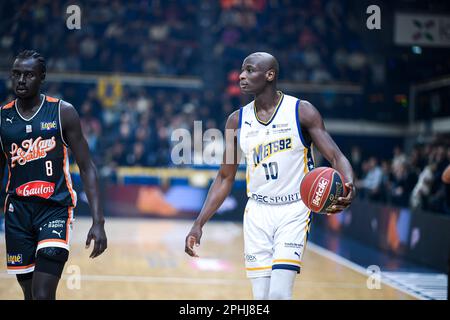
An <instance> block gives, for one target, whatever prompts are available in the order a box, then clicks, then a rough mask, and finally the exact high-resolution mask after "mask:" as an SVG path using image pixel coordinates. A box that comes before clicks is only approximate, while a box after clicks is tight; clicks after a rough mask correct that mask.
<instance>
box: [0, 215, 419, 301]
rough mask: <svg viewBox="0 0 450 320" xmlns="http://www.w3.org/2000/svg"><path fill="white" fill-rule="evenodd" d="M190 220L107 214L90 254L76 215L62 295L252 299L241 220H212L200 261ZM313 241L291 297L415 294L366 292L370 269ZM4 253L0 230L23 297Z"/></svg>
mask: <svg viewBox="0 0 450 320" xmlns="http://www.w3.org/2000/svg"><path fill="white" fill-rule="evenodd" d="M190 226H191V222H190V221H177V220H159V219H158V220H149V219H124V218H109V219H107V223H106V226H105V228H106V232H107V235H108V245H109V247H108V249H107V251H105V253H104V254H103V255H102V256H100V257H98V258H96V259H90V258H89V253H90V252H91V250H92V246H93V243H92V245H91V248H90V249H88V250H86V249H85V248H84V242H85V240H86V235H87V231H88V229H89V227H90V219H88V218H79V219H77V220H76V221H75V227H74V233H73V238H72V246H71V253H70V258H69V261H68V263H67V264H66V267H65V270H64V274H63V277H62V279H61V281H60V285H59V288H58V292H57V299H163V300H172V299H200V300H207V299H224V300H232V299H235V300H241V299H252V294H251V286H250V281H249V280H248V279H247V278H246V276H245V272H244V267H243V266H244V259H243V251H242V250H243V249H242V248H243V236H242V225H241V224H240V223H231V222H214V221H211V222H209V223H208V224H207V225H206V226H205V228H204V233H203V239H202V244H201V246H200V247H199V248H198V253H199V255H200V258H198V259H194V258H191V257H189V256H187V255H186V254H185V253H184V238H185V236H186V233H187V232H188V231H189V229H190ZM316 247H317V246H314V245H313V244H308V245H307V248H306V253H305V256H304V261H303V270H302V273H301V274H300V275H299V276H298V277H297V280H296V284H295V288H294V295H293V298H294V299H414V297H412V296H410V295H408V294H406V293H403V292H401V291H399V290H397V289H394V288H392V287H390V286H388V285H386V284H382V285H381V289H378V290H377V289H374V290H369V289H368V288H367V285H366V282H367V276H366V275H365V274H363V273H361V272H357V271H355V270H354V269H351V268H349V267H348V266H346V265H344V264H342V263H339V262H336V261H335V260H333V259H331V258H330V257H327V256H326V255H323V254H320V250H319V251H318V250H315V249H314V248H316ZM319 249H320V248H319ZM5 258H6V254H5V243H4V234H1V239H0V299H22V293H21V290H20V288H19V285H18V284H17V282H16V280H15V277H14V276H10V275H6V261H5ZM77 275H80V277H77ZM80 279H81V280H80Z"/></svg>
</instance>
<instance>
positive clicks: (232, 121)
mask: <svg viewBox="0 0 450 320" xmlns="http://www.w3.org/2000/svg"><path fill="white" fill-rule="evenodd" d="M240 113H241V108H239V109H237V110H234V111H233V112H232V113H231V114H230V115H229V116H228V119H227V127H229V128H236V129H237V128H238V126H239V118H240Z"/></svg>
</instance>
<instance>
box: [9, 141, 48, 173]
mask: <svg viewBox="0 0 450 320" xmlns="http://www.w3.org/2000/svg"><path fill="white" fill-rule="evenodd" d="M21 146H22V147H19V146H18V145H17V144H16V143H12V144H11V151H10V153H11V167H12V168H14V167H15V165H16V162H17V163H18V164H20V165H21V166H23V165H24V164H26V163H27V162H30V161H34V160H38V159H42V158H45V157H47V153H48V152H49V151H51V150H53V149H54V148H55V147H56V139H55V137H51V138H50V139H43V138H42V137H38V138H36V140H33V138H31V139H27V140H24V141H22V143H21Z"/></svg>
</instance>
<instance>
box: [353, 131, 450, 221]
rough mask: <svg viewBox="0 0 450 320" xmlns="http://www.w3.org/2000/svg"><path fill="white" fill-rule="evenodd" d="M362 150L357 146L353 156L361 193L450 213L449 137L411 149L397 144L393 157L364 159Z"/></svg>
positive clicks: (379, 199) (366, 195)
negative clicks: (446, 174)
mask: <svg viewBox="0 0 450 320" xmlns="http://www.w3.org/2000/svg"><path fill="white" fill-rule="evenodd" d="M360 154H361V151H360V148H359V147H354V148H353V150H352V153H351V157H350V158H351V162H352V165H353V168H354V169H355V172H356V175H357V177H358V179H357V182H356V184H357V187H358V190H359V194H360V197H362V198H365V199H370V200H372V201H378V202H383V203H389V204H392V205H395V206H400V207H411V208H412V209H422V210H425V211H432V212H439V213H445V214H450V185H449V184H444V183H443V181H442V173H443V172H444V170H445V168H446V167H447V166H448V165H449V164H450V137H448V136H447V137H446V136H442V137H436V138H435V139H434V141H431V142H429V143H424V144H417V145H416V146H415V147H414V148H413V149H412V150H411V151H410V152H408V153H405V152H403V150H402V149H401V148H400V147H396V148H395V149H394V151H393V156H392V158H391V159H378V158H377V157H375V156H371V157H370V158H368V159H367V160H361V157H360V156H359V155H360Z"/></svg>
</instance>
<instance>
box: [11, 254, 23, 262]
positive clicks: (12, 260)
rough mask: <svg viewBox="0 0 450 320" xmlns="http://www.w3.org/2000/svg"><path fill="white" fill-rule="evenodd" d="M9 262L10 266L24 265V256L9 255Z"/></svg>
mask: <svg viewBox="0 0 450 320" xmlns="http://www.w3.org/2000/svg"><path fill="white" fill-rule="evenodd" d="M7 261H8V264H9V265H16V264H22V261H23V260H22V254H20V253H18V254H7Z"/></svg>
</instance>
